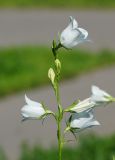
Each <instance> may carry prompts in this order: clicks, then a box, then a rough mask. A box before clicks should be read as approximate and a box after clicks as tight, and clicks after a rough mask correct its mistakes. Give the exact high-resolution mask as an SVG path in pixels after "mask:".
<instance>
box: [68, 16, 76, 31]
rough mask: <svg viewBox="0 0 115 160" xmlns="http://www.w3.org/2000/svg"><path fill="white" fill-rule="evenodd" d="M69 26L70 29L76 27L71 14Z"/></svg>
mask: <svg viewBox="0 0 115 160" xmlns="http://www.w3.org/2000/svg"><path fill="white" fill-rule="evenodd" d="M69 27H70V28H72V29H75V28H78V23H77V21H76V20H75V19H74V18H73V17H72V16H70V24H69Z"/></svg>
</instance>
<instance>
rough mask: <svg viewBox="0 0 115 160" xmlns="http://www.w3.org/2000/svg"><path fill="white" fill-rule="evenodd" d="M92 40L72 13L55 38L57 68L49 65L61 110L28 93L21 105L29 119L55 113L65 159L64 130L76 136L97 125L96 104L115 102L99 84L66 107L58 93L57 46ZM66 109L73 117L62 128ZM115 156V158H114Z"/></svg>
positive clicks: (59, 149)
mask: <svg viewBox="0 0 115 160" xmlns="http://www.w3.org/2000/svg"><path fill="white" fill-rule="evenodd" d="M85 41H89V39H88V32H87V31H86V30H85V29H83V28H79V27H78V23H77V21H76V20H75V19H74V18H73V17H70V23H69V25H68V26H67V27H66V28H65V29H64V30H63V31H62V33H61V35H60V37H59V42H58V44H57V43H56V42H55V41H53V43H52V53H53V56H54V64H55V69H53V68H50V69H49V71H48V77H49V79H50V81H51V84H52V86H53V89H54V92H55V96H56V101H57V107H58V111H57V113H54V112H52V111H50V110H49V109H48V107H46V106H45V105H44V104H43V103H38V102H36V101H33V100H31V99H29V98H28V97H27V96H25V101H26V105H24V106H23V107H22V109H21V114H22V117H23V121H25V120H28V119H37V120H38V119H39V120H43V119H44V118H45V117H47V116H48V115H52V116H53V117H54V118H55V120H56V124H57V139H58V160H62V149H63V145H64V143H65V142H69V141H70V140H69V141H65V134H66V133H67V132H68V131H70V132H71V133H72V134H73V136H74V137H75V139H76V140H77V138H76V137H77V133H78V132H81V131H83V130H85V129H87V128H91V127H93V126H98V125H100V123H99V122H98V121H97V120H96V119H95V116H94V112H93V111H94V108H95V107H97V106H99V107H100V106H105V105H107V104H109V103H110V102H115V98H114V97H112V96H111V95H110V94H108V93H107V92H106V91H104V90H102V89H100V88H99V87H97V86H92V87H91V96H90V97H89V98H86V99H84V100H83V101H80V100H78V101H74V102H73V103H72V104H71V105H70V106H68V107H67V108H66V109H63V107H62V105H61V100H60V93H59V80H60V71H61V62H60V60H59V59H58V49H60V48H61V47H63V48H66V49H71V48H73V47H74V46H76V45H78V44H79V43H82V42H85ZM67 112H69V113H70V117H69V119H68V121H67V122H66V128H65V129H64V131H62V127H61V125H62V119H63V115H64V114H66V113H67ZM113 159H114V158H113Z"/></svg>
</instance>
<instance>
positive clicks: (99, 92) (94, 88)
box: [92, 85, 110, 97]
mask: <svg viewBox="0 0 115 160" xmlns="http://www.w3.org/2000/svg"><path fill="white" fill-rule="evenodd" d="M92 94H94V95H98V96H106V97H110V95H109V94H108V93H107V92H105V91H104V90H101V89H100V88H99V87H97V86H94V85H93V86H92Z"/></svg>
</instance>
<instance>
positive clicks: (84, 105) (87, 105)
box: [69, 98, 95, 113]
mask: <svg viewBox="0 0 115 160" xmlns="http://www.w3.org/2000/svg"><path fill="white" fill-rule="evenodd" d="M94 106H95V102H93V101H92V100H91V98H87V99H85V100H83V101H80V102H79V103H78V104H76V105H75V106H74V107H72V108H70V109H69V111H73V112H76V113H80V112H83V111H86V110H88V109H91V108H93V107H94Z"/></svg>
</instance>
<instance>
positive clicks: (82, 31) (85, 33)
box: [78, 28, 88, 39]
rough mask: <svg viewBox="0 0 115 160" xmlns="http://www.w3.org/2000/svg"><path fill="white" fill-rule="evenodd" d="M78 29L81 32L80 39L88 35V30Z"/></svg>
mask: <svg viewBox="0 0 115 160" xmlns="http://www.w3.org/2000/svg"><path fill="white" fill-rule="evenodd" d="M78 30H79V31H80V32H81V34H82V37H81V38H82V39H86V38H87V37H88V32H87V31H86V30H85V29H83V28H78Z"/></svg>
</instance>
